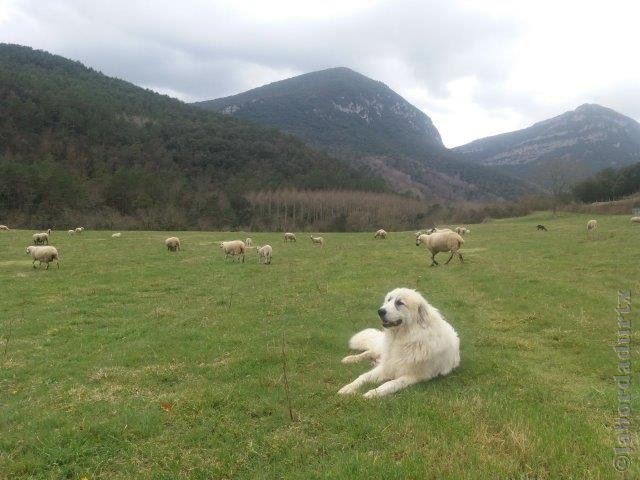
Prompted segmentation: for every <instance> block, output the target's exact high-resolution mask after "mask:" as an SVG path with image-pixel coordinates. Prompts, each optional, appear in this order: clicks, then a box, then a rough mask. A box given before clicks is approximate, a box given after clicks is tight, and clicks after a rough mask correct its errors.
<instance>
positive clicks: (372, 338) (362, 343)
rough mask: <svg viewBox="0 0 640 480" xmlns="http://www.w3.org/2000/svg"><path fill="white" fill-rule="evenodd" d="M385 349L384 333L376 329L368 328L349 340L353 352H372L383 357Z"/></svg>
mask: <svg viewBox="0 0 640 480" xmlns="http://www.w3.org/2000/svg"><path fill="white" fill-rule="evenodd" d="M383 347H384V332H382V331H381V330H377V329H375V328H367V329H365V330H362V331H361V332H358V333H356V334H355V335H354V336H353V337H351V339H350V340H349V348H350V349H351V350H361V351H365V350H371V351H373V352H375V353H377V354H378V355H382V350H383Z"/></svg>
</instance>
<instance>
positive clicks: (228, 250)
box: [220, 240, 247, 263]
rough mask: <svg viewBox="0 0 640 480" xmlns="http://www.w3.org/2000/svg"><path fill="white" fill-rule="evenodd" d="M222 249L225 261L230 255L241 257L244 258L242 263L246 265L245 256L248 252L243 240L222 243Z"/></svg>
mask: <svg viewBox="0 0 640 480" xmlns="http://www.w3.org/2000/svg"><path fill="white" fill-rule="evenodd" d="M220 248H221V249H222V251H223V252H224V258H225V260H226V259H227V258H228V257H229V255H231V256H233V257H235V256H236V255H239V256H241V257H242V263H244V254H245V253H246V251H247V247H246V245H245V244H244V242H243V241H242V240H232V241H230V242H220Z"/></svg>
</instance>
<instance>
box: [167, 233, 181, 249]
mask: <svg viewBox="0 0 640 480" xmlns="http://www.w3.org/2000/svg"><path fill="white" fill-rule="evenodd" d="M164 244H165V245H166V246H167V250H169V251H170V252H175V251H177V250H180V239H179V238H178V237H169V238H167V239H166V240H165V241H164Z"/></svg>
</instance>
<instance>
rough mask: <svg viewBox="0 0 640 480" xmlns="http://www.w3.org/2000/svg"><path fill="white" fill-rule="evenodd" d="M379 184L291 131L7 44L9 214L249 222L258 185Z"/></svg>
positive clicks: (5, 176)
mask: <svg viewBox="0 0 640 480" xmlns="http://www.w3.org/2000/svg"><path fill="white" fill-rule="evenodd" d="M382 185H383V183H382V181H380V180H376V179H374V178H372V177H371V176H369V175H368V174H367V173H366V172H358V171H356V170H354V169H353V168H352V167H351V166H348V165H347V164H346V163H345V162H344V161H343V160H339V159H336V158H333V157H331V156H329V155H327V154H324V153H319V152H317V151H315V150H313V149H311V148H309V147H308V146H307V145H305V144H304V143H303V142H302V141H300V140H299V139H296V138H294V137H292V136H290V135H286V134H283V133H280V132H277V131H275V130H273V129H264V128H260V127H257V126H255V125H253V124H250V123H248V122H245V121H243V120H241V119H236V118H232V117H230V116H228V115H222V114H219V113H216V112H210V111H205V110H203V109H200V108H195V107H193V106H191V105H187V104H185V103H183V102H180V101H178V100H175V99H172V98H169V97H167V96H164V95H159V94H157V93H154V92H152V91H149V90H145V89H142V88H139V87H136V86H135V85H132V84H130V83H127V82H125V81H122V80H118V79H114V78H109V77H107V76H105V75H103V74H101V73H99V72H97V71H95V70H92V69H90V68H87V67H85V66H84V65H82V64H80V63H78V62H74V61H71V60H68V59H65V58H63V57H60V56H56V55H51V54H49V53H46V52H43V51H37V50H33V49H31V48H28V47H23V46H18V45H9V44H0V218H7V217H10V218H13V219H15V222H16V223H23V224H27V223H32V224H48V225H53V222H57V224H58V225H60V224H61V223H65V224H68V225H73V224H75V223H76V222H80V221H84V222H85V223H88V224H93V225H102V226H108V225H111V224H114V225H115V224H117V225H121V226H122V227H121V228H125V227H127V226H131V227H133V226H135V227H140V226H142V227H144V228H151V227H154V228H177V227H181V228H187V227H200V228H219V227H224V226H234V225H243V224H244V225H246V220H247V217H248V215H250V211H249V206H248V204H247V202H246V200H245V197H244V194H245V193H247V192H250V191H252V190H261V189H277V188H284V187H290V188H303V189H305V188H309V189H345V188H348V189H359V190H361V189H366V190H381V189H382Z"/></svg>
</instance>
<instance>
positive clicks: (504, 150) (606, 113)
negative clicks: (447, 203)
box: [453, 104, 640, 179]
mask: <svg viewBox="0 0 640 480" xmlns="http://www.w3.org/2000/svg"><path fill="white" fill-rule="evenodd" d="M453 150H454V151H455V152H456V153H459V154H460V155H462V158H464V159H466V160H468V161H472V162H475V163H478V164H481V165H488V166H495V167H498V168H500V169H502V170H504V171H508V172H510V173H513V174H516V175H519V176H522V177H530V178H533V177H535V176H536V175H538V174H539V173H540V172H541V171H543V170H544V169H545V167H546V166H548V164H549V162H550V161H556V160H561V161H563V162H565V163H568V164H571V165H573V167H574V168H573V171H574V172H575V177H576V178H578V179H579V178H581V177H586V176H587V175H590V174H593V173H595V172H597V171H599V170H602V169H604V168H607V167H621V166H624V165H629V164H632V163H634V162H638V161H640V124H639V123H638V122H636V121H635V120H633V119H631V118H629V117H626V116H624V115H622V114H620V113H618V112H616V111H614V110H611V109H610V108H605V107H602V106H600V105H595V104H585V105H581V106H580V107H578V108H576V109H575V110H573V111H570V112H565V113H563V114H562V115H558V116H557V117H553V118H551V119H548V120H544V121H542V122H538V123H536V124H534V125H532V126H531V127H528V128H525V129H522V130H517V131H515V132H510V133H503V134H501V135H495V136H492V137H487V138H482V139H480V140H475V141H473V142H471V143H468V144H466V145H462V146H460V147H456V148H454V149H453Z"/></svg>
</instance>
